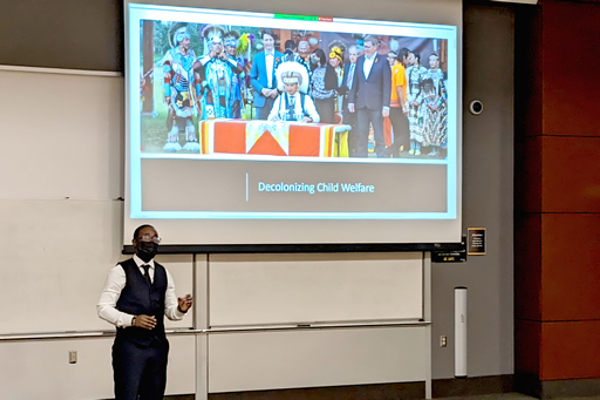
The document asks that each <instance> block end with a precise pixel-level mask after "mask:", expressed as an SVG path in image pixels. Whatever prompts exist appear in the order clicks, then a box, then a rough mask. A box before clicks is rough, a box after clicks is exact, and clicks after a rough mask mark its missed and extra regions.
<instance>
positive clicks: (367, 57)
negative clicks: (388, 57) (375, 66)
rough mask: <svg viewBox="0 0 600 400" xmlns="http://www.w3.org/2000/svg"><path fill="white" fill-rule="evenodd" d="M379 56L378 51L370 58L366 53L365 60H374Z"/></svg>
mask: <svg viewBox="0 0 600 400" xmlns="http://www.w3.org/2000/svg"><path fill="white" fill-rule="evenodd" d="M375 57H377V53H375V54H373V57H371V58H369V56H368V55H366V54H365V60H369V61H373V60H374V59H375Z"/></svg>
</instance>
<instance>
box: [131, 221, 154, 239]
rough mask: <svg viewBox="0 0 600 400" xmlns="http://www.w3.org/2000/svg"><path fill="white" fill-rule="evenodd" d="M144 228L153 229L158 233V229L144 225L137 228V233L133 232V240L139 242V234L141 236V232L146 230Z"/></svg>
mask: <svg viewBox="0 0 600 400" xmlns="http://www.w3.org/2000/svg"><path fill="white" fill-rule="evenodd" d="M144 228H152V229H154V232H156V228H154V227H153V226H152V225H150V224H144V225H140V226H138V227H137V228H135V232H133V240H137V238H138V236H139V234H140V231H141V230H142V229H144Z"/></svg>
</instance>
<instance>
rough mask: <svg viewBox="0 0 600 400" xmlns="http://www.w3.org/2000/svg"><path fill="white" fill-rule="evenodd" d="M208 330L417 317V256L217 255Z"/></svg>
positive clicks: (420, 308)
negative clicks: (209, 327) (230, 327)
mask: <svg viewBox="0 0 600 400" xmlns="http://www.w3.org/2000/svg"><path fill="white" fill-rule="evenodd" d="M208 280H209V322H210V326H211V327H229V326H256V325H259V326H261V325H279V324H282V325H287V324H311V323H327V322H331V323H335V322H352V321H382V320H398V319H401V320H419V319H421V318H423V260H422V254H420V253H384V254H380V253H368V254H365V253H343V254H235V255H231V254H216V255H211V256H210V260H209V278H208Z"/></svg>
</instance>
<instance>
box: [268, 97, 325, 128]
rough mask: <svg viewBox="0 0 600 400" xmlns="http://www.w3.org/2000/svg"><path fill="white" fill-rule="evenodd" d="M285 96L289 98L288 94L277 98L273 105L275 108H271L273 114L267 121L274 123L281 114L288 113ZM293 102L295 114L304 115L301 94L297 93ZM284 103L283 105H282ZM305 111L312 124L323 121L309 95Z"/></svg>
mask: <svg viewBox="0 0 600 400" xmlns="http://www.w3.org/2000/svg"><path fill="white" fill-rule="evenodd" d="M284 96H289V95H288V94H287V93H282V94H280V95H279V96H277V98H276V99H275V102H274V103H273V107H272V108H271V112H270V113H269V117H268V118H267V120H269V121H273V120H275V117H280V115H279V112H280V111H282V112H284V113H285V112H287V110H286V109H285V98H284ZM293 99H294V100H293V101H294V113H295V114H297V115H300V114H302V115H304V112H302V99H301V98H300V92H296V93H294V96H293ZM282 102H283V104H281V103H282ZM304 111H305V112H306V114H307V115H308V117H310V119H312V122H315V123H317V122H319V121H320V120H321V117H320V116H319V113H318V112H317V109H316V107H315V103H314V102H313V100H312V99H311V98H310V96H308V95H304Z"/></svg>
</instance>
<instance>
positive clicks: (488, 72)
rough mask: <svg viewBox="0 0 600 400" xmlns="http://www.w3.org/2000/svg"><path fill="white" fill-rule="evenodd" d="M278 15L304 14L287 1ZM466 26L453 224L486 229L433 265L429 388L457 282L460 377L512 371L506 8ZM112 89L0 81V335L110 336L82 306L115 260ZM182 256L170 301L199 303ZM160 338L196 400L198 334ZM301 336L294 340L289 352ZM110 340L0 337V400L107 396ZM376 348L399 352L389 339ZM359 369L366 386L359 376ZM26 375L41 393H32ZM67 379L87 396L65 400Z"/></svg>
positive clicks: (65, 80) (118, 113) (441, 371)
mask: <svg viewBox="0 0 600 400" xmlns="http://www.w3.org/2000/svg"><path fill="white" fill-rule="evenodd" d="M315 4H316V3H315ZM344 4H346V3H344ZM392 6H393V7H398V4H397V3H394V4H393V5H392V4H391V3H389V2H388V1H384V0H380V1H377V2H375V3H368V4H367V3H360V7H357V8H354V9H353V11H352V12H351V13H353V14H357V15H358V14H360V13H363V12H364V15H362V16H363V17H367V18H375V17H377V15H380V14H381V12H382V11H383V10H385V9H386V7H387V8H389V7H392ZM290 7H296V8H297V9H296V10H295V12H298V13H302V12H303V8H302V5H301V4H299V3H293V5H292V3H290ZM361 7H362V8H361ZM401 10H402V7H398V11H397V12H399V13H401ZM291 11H292V12H294V10H291ZM465 16H466V23H467V24H468V27H467V30H466V32H471V33H470V34H469V36H468V37H467V38H466V40H468V42H467V44H468V46H467V47H468V49H470V50H468V51H470V52H467V53H466V54H465V63H466V65H465V96H464V97H465V101H467V102H468V101H469V100H470V99H471V98H472V97H483V100H484V101H485V106H486V109H485V112H484V114H482V116H481V117H478V118H475V117H470V116H468V115H467V116H466V117H465V135H464V179H463V181H464V185H465V189H464V196H463V201H464V205H465V207H464V208H465V210H464V223H465V227H466V226H476V225H477V226H480V225H483V226H486V227H487V228H488V255H487V256H486V257H481V258H471V259H470V260H469V261H468V263H466V264H464V265H452V264H439V265H434V266H433V270H432V275H433V276H432V278H433V279H432V281H433V317H432V318H433V322H434V325H433V337H432V347H431V349H432V350H433V360H434V363H433V377H434V378H450V377H452V376H453V350H452V349H453V347H452V346H453V341H452V339H453V338H452V333H453V321H452V315H453V314H452V289H453V288H454V286H457V285H466V286H468V287H469V289H470V295H469V312H470V323H469V375H470V376H485V375H499V374H509V373H512V353H513V342H512V284H513V279H512V68H511V67H512V65H513V64H514V60H513V58H512V47H511V46H512V40H513V39H512V33H513V30H512V11H511V10H510V9H509V8H503V7H491V6H477V7H475V6H470V7H467V11H466V14H465ZM469 28H471V30H470V31H469V30H468V29H469ZM490 43H493V45H491V44H490ZM122 85H123V81H122V78H120V77H93V76H68V75H52V76H49V75H46V74H37V73H24V72H9V71H0V87H2V92H1V93H0V126H1V127H2V133H3V134H2V138H3V145H2V146H0V169H1V170H2V171H3V173H2V174H0V220H1V221H2V222H3V228H4V229H2V230H1V231H0V250H2V254H3V256H4V257H3V261H2V263H1V264H0V271H1V272H0V273H1V276H2V279H0V320H2V321H3V323H2V333H30V332H36V331H55V330H89V329H92V330H98V329H100V330H110V329H111V328H110V326H108V325H106V324H105V323H103V322H102V321H100V320H97V319H96V316H95V309H94V305H95V301H96V300H95V299H96V298H97V296H98V295H99V291H100V290H101V287H102V284H103V282H104V277H105V274H106V272H107V271H108V269H109V268H110V267H111V266H112V265H113V264H114V262H116V261H117V260H118V259H120V258H121V257H122V256H121V254H120V243H122V233H121V229H120V224H121V218H122V202H121V201H120V200H119V197H121V196H122V193H123V190H122V182H123V163H122V159H123V121H122V119H123V112H122ZM24 87H25V90H24ZM73 88H75V89H77V90H73ZM100 98H103V99H106V101H101V100H99V99H100ZM96 102H98V103H100V104H98V107H94V108H93V112H92V114H91V115H86V116H85V117H83V115H84V114H85V113H86V112H87V111H85V110H87V109H86V108H84V106H86V105H89V104H95V103H96ZM32 104H33V105H32ZM28 107H29V108H28ZM29 109H31V110H32V111H31V112H28V111H29ZM17 116H18V117H17ZM67 198H69V199H68V200H67ZM61 216H64V218H61ZM77 216H82V218H78V217H77ZM187 257H188V258H186V259H181V260H179V261H173V263H172V264H169V268H170V269H171V270H172V272H173V270H175V271H176V272H175V275H177V276H176V277H175V279H176V281H177V285H178V288H179V289H178V292H179V293H181V294H184V293H187V292H188V291H190V290H192V291H193V292H194V293H195V294H196V296H197V299H208V296H209V294H208V286H207V282H208V268H207V264H206V263H205V262H204V260H205V258H204V256H201V255H198V256H196V264H195V266H194V263H193V262H192V261H191V260H190V258H191V257H190V256H187ZM357 257H360V256H357ZM199 260H200V261H199ZM167 262H169V263H170V261H167ZM81 268H88V270H87V272H88V273H86V274H83V273H81V272H80V271H79V270H80V269H81ZM190 276H191V277H193V278H194V280H193V282H195V285H192V284H191V282H192V280H191V279H190V280H189V281H188V279H189V278H188V277H190ZM47 285H49V286H47ZM48 288H51V289H52V290H51V291H48V290H49V289H48ZM82 299H85V300H83V301H82ZM77 302H82V303H80V304H74V303H77ZM48 304H52V305H54V306H57V307H59V309H58V310H56V309H53V308H51V307H50V308H49V307H48ZM33 310H35V312H39V313H43V315H41V319H39V318H31V317H29V316H30V313H31V312H32V311H33ZM73 314H75V315H73ZM194 320H195V327H196V328H206V327H207V326H208V321H209V313H208V307H207V305H206V304H204V305H203V306H202V305H199V306H198V307H197V308H196V311H195V313H194V315H192V316H188V317H186V320H185V321H184V322H183V323H182V324H181V325H180V326H181V327H182V328H186V327H190V326H192V322H193V321H194ZM178 326H179V325H173V326H171V327H172V328H175V327H178ZM356 332H357V333H358V331H356ZM299 333H300V332H299ZM312 333H314V332H311V331H307V332H306V334H307V335H309V334H312ZM440 334H446V335H448V336H449V339H450V341H449V347H447V348H440V347H439V346H438V339H439V335H440ZM265 335H267V333H265ZM191 336H192V338H194V335H191ZM172 337H173V339H172V344H173V343H174V342H177V344H175V345H174V346H173V352H172V354H171V363H170V367H169V374H170V378H169V387H168V391H169V393H172V394H175V393H191V392H193V390H194V388H195V387H197V388H198V391H199V392H203V393H205V392H206V390H208V372H207V371H206V369H207V367H208V365H207V364H206V363H204V364H203V363H198V365H197V367H198V374H196V375H195V378H194V377H190V376H188V374H189V372H190V371H192V370H193V371H195V368H190V366H189V363H191V362H192V361H191V360H190V359H189V358H187V357H188V356H189V355H190V354H192V355H193V357H194V361H193V362H194V363H195V362H196V360H197V359H198V358H203V357H204V356H203V355H206V349H207V348H208V339H207V337H206V335H198V336H197V337H196V338H194V339H195V340H194V339H192V340H188V335H186V334H182V333H178V334H175V335H172ZM180 337H181V339H180ZM307 337H308V336H307ZM240 338H241V336H240ZM305 339H306V337H299V338H298V339H297V340H298V342H297V343H300V342H302V341H304V340H305ZM294 340H296V339H294ZM180 341H181V343H180ZM110 342H111V338H106V337H100V338H93V337H92V338H83V339H60V340H23V341H14V340H10V341H7V340H0V372H1V373H0V390H1V391H0V398H11V399H19V398H24V399H25V398H27V399H30V398H41V397H44V396H42V395H40V394H39V393H40V392H41V391H43V390H46V392H45V394H46V397H50V398H52V397H53V398H65V399H67V398H102V397H107V396H108V395H109V394H110V393H111V392H112V382H111V375H110V374H111V371H110V364H108V363H109V360H110V359H109V356H110V353H109V347H110ZM294 343H295V342H294ZM291 345H292V346H293V343H292V344H291ZM386 345H387V346H389V348H390V349H397V348H398V347H397V344H396V343H395V342H394V341H393V340H391V341H389V342H387V344H386V343H383V344H382V346H383V347H385V346H386ZM75 346H77V350H78V351H80V352H81V353H80V363H79V364H76V365H69V364H68V362H67V352H68V350H72V349H73V348H74V347H75ZM315 350H316V351H318V350H319V349H318V348H317V349H315ZM275 355H276V353H271V354H268V356H270V357H271V356H275ZM82 356H83V358H82ZM88 360H94V363H93V365H90V364H88ZM38 366H43V368H41V367H40V368H39V369H38ZM301 366H302V365H301ZM69 368H71V369H69ZM74 371H82V372H76V373H75V372H74ZM83 371H85V372H83ZM362 371H363V372H364V374H365V375H368V370H367V369H364V370H362ZM19 372H20V373H19ZM71 372H74V373H73V374H72V373H71ZM34 374H35V375H34ZM78 374H80V375H78ZM182 374H183V375H182ZM172 375H173V376H183V377H184V378H182V379H181V380H178V379H177V378H175V377H171V376H172ZM31 376H37V377H38V378H39V379H38V382H40V384H38V385H36V386H35V387H32V385H31ZM80 377H81V378H80ZM194 379H196V380H195V381H194ZM75 380H76V382H77V386H78V388H80V389H81V390H82V391H84V392H85V394H83V393H82V392H76V391H74V389H73V387H72V386H71V385H72V382H74V381H75ZM192 384H194V385H193V386H194V387H192V386H190V385H192ZM217 387H218V386H217ZM36 390H38V391H40V392H36ZM48 390H50V391H49V392H48ZM54 390H60V395H59V394H57V392H55V391H54ZM77 390H79V389H77ZM49 394H56V396H50V395H49ZM70 396H75V397H70Z"/></svg>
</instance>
